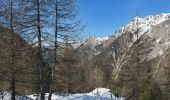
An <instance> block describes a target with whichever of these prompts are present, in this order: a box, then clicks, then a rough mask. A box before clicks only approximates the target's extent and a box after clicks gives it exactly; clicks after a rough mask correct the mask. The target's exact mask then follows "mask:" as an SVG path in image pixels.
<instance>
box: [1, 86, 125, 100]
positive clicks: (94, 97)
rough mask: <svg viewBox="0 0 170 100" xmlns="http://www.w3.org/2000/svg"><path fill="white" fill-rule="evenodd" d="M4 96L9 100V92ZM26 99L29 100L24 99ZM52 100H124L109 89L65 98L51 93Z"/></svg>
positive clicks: (23, 99)
mask: <svg viewBox="0 0 170 100" xmlns="http://www.w3.org/2000/svg"><path fill="white" fill-rule="evenodd" d="M5 94H6V95H5V96H4V100H10V96H11V94H10V93H9V92H6V93H5ZM48 95H49V93H46V95H45V98H46V100H47V99H48ZM111 96H112V98H111ZM26 97H27V98H29V99H26ZM0 99H1V97H0ZM17 100H37V97H36V94H32V95H27V96H20V97H17ZM52 100H124V98H123V97H119V98H117V99H116V98H115V96H114V94H112V93H111V92H110V89H106V88H96V89H95V90H93V91H92V92H90V93H76V94H68V95H67V96H63V95H62V94H57V93H53V94H52Z"/></svg>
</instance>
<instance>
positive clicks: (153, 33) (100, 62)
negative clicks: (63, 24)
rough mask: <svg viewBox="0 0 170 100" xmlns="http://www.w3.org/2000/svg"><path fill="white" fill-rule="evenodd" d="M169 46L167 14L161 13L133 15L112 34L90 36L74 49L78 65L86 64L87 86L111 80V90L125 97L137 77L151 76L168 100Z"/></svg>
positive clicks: (169, 96)
mask: <svg viewBox="0 0 170 100" xmlns="http://www.w3.org/2000/svg"><path fill="white" fill-rule="evenodd" d="M137 33H138V35H139V37H138V38H139V39H138V40H137ZM169 47H170V14H169V13H162V14H157V15H150V16H146V17H144V18H140V17H135V18H134V19H133V20H132V21H131V22H129V23H128V24H127V25H125V26H124V27H121V28H120V29H118V30H117V31H115V32H114V33H113V36H109V37H107V38H97V37H94V36H92V37H90V38H89V39H87V40H85V41H83V42H81V43H80V44H79V46H77V47H76V49H77V51H79V55H80V56H81V58H83V59H81V62H82V64H81V66H83V67H84V68H86V71H85V76H86V77H88V79H87V80H86V81H87V84H86V87H87V88H89V89H91V88H93V87H97V86H102V87H109V86H110V84H112V85H113V86H112V87H115V88H113V91H115V92H119V93H120V94H122V95H123V96H126V97H128V96H130V94H133V93H132V92H134V90H133V89H134V87H136V88H137V85H136V84H137V83H136V80H137V79H138V77H140V78H139V80H140V83H139V84H140V85H142V84H144V82H145V80H148V77H149V79H150V77H151V79H152V82H153V84H154V86H155V84H157V85H156V87H158V88H159V89H160V91H161V93H162V95H163V97H164V99H165V100H167V98H170V88H169V85H170V71H169V70H168V69H170V66H169V60H168V59H169V58H170V57H169V55H170V52H169V50H170V48H169ZM137 55H138V56H137ZM137 62H138V63H137ZM96 72H98V73H97V74H96ZM96 75H97V76H96ZM96 79H97V80H96ZM110 80H112V81H110ZM152 82H151V83H152ZM149 85H151V84H149ZM152 92H153V91H152Z"/></svg>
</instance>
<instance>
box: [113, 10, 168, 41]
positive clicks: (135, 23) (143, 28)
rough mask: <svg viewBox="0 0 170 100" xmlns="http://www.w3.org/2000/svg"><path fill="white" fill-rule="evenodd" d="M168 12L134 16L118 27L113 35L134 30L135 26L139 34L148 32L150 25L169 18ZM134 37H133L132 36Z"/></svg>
mask: <svg viewBox="0 0 170 100" xmlns="http://www.w3.org/2000/svg"><path fill="white" fill-rule="evenodd" d="M169 16H170V13H162V14H157V15H150V16H146V17H145V18H140V17H137V16H136V17H135V18H134V19H133V20H132V21H131V22H130V23H128V24H127V25H126V26H124V27H122V28H120V29H119V30H118V31H116V32H115V33H114V35H115V37H116V38H117V37H119V36H121V35H122V34H124V33H125V32H132V33H133V32H135V31H136V30H137V28H138V29H139V36H141V35H143V34H144V33H149V30H150V29H151V27H152V26H154V25H158V24H160V23H162V22H164V21H166V20H169ZM134 38H135V37H134ZM134 40H135V39H134Z"/></svg>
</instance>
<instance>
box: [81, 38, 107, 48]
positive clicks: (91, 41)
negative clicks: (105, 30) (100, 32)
mask: <svg viewBox="0 0 170 100" xmlns="http://www.w3.org/2000/svg"><path fill="white" fill-rule="evenodd" d="M106 40H108V37H96V36H90V37H89V38H88V39H86V41H85V42H84V44H85V45H87V44H89V45H93V46H97V45H100V44H102V43H103V42H105V41H106Z"/></svg>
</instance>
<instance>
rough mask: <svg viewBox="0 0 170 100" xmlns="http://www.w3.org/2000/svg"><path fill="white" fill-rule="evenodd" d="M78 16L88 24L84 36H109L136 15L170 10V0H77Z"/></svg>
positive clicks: (141, 15)
mask: <svg viewBox="0 0 170 100" xmlns="http://www.w3.org/2000/svg"><path fill="white" fill-rule="evenodd" d="M77 4H78V13H79V14H78V17H79V18H80V19H81V21H82V23H84V24H85V25H86V28H85V31H84V34H83V36H84V37H87V36H89V35H96V36H109V35H111V34H112V33H113V32H114V31H115V30H117V29H118V28H119V27H121V26H124V25H126V24H127V23H128V22H129V21H131V20H132V19H133V18H134V17H135V16H136V12H137V9H138V11H139V16H140V17H144V16H147V15H152V14H159V13H168V12H170V0H77Z"/></svg>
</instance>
